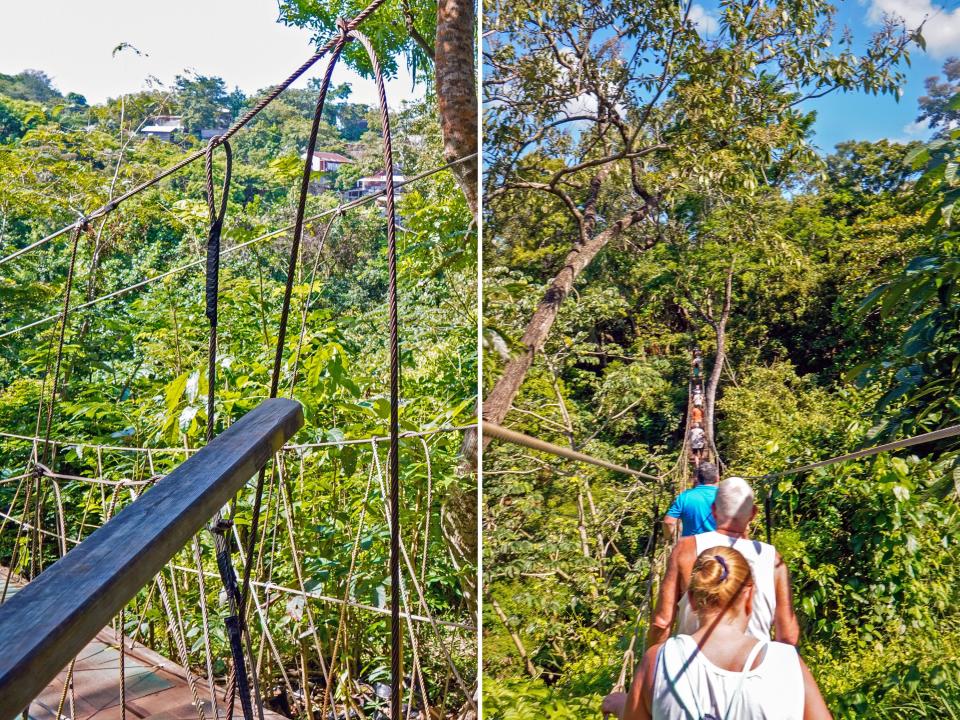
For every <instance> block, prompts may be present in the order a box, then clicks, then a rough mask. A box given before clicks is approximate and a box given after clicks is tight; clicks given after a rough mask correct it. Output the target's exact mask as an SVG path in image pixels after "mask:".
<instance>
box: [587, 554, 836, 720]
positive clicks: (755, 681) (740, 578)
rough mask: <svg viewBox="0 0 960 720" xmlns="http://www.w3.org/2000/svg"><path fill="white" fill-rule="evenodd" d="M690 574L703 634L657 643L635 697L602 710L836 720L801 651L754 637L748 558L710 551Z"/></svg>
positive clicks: (622, 696)
mask: <svg viewBox="0 0 960 720" xmlns="http://www.w3.org/2000/svg"><path fill="white" fill-rule="evenodd" d="M690 573H691V575H690V590H689V593H688V594H689V596H690V603H691V606H692V607H693V608H695V610H696V617H697V624H698V629H697V630H696V631H694V632H693V633H692V634H687V633H684V634H681V635H677V636H676V637H672V638H669V639H664V640H661V641H659V642H657V643H656V644H654V645H652V646H651V647H650V649H649V650H648V651H647V652H646V654H645V655H644V656H643V661H642V663H641V665H640V669H639V670H638V671H637V673H636V675H635V676H634V679H633V684H632V686H631V687H630V692H629V693H611V694H610V695H607V697H605V698H604V699H603V704H602V706H601V710H602V711H603V712H604V713H605V714H606V713H613V714H615V715H616V716H617V717H618V718H621V720H650V719H651V718H656V719H657V720H691V718H694V719H696V720H708V719H709V720H733V719H736V720H772V719H773V718H777V720H829V719H830V718H831V715H830V710H829V709H828V708H827V705H826V703H825V702H824V700H823V696H822V695H821V694H820V689H819V688H818V687H817V683H816V681H815V680H814V679H813V676H812V675H811V674H810V670H809V669H808V668H807V666H806V665H805V664H804V662H803V660H801V659H800V656H799V655H798V654H797V650H796V648H794V647H793V646H791V645H788V644H786V643H782V642H772V641H771V640H770V639H769V638H763V639H757V638H756V637H755V636H754V635H753V634H751V633H750V632H749V630H748V626H749V623H750V620H751V618H752V617H753V612H752V611H754V604H755V602H756V596H757V592H758V590H757V587H756V586H755V584H754V579H753V575H752V574H751V571H750V564H749V563H748V562H746V560H745V559H744V557H743V555H741V554H740V553H739V552H737V551H736V550H733V549H732V548H730V547H727V546H726V545H721V546H717V547H708V548H706V549H705V550H704V551H703V552H702V553H701V554H700V555H698V556H697V557H696V558H695V560H694V563H693V566H692V568H691V570H690Z"/></svg>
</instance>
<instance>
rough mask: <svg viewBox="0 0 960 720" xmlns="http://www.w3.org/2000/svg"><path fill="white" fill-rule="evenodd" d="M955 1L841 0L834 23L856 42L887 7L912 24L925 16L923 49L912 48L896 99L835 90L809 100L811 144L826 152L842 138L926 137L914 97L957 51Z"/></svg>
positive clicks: (959, 31)
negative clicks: (814, 113) (813, 132)
mask: <svg viewBox="0 0 960 720" xmlns="http://www.w3.org/2000/svg"><path fill="white" fill-rule="evenodd" d="M956 7H957V2H956V0H954V2H952V3H948V5H947V6H946V7H944V6H943V5H937V4H930V3H928V2H925V1H924V0H870V2H866V3H861V2H856V1H854V2H845V3H842V4H841V5H840V6H839V12H838V21H839V22H840V23H841V24H845V25H847V26H848V27H850V29H851V30H852V31H853V33H854V37H855V38H856V39H858V40H860V39H865V38H867V37H869V35H870V33H871V31H873V30H875V29H876V27H877V25H876V20H877V19H878V18H879V17H880V15H881V13H882V12H884V11H886V12H890V13H895V14H897V15H899V16H901V17H905V18H906V19H907V21H908V23H909V24H910V25H911V26H912V25H915V24H916V23H917V22H919V21H920V19H922V18H923V17H925V16H929V19H928V20H927V23H926V25H925V32H924V35H925V37H926V39H927V43H928V50H927V51H924V50H921V49H920V48H919V47H912V48H911V53H910V55H911V57H910V60H911V67H904V68H903V70H904V72H905V74H906V83H905V84H904V85H903V96H902V97H901V98H900V99H899V102H898V101H897V99H896V98H894V97H892V96H889V95H886V96H874V95H866V94H864V93H847V94H839V93H837V94H834V95H831V96H828V97H825V98H822V99H820V100H816V101H813V102H811V103H810V105H809V107H810V108H811V109H815V110H816V111H817V122H816V136H815V140H814V142H815V144H816V145H817V146H818V147H819V148H820V149H821V150H824V151H830V150H832V149H833V146H834V145H836V143H838V142H842V141H844V140H880V139H882V138H887V139H890V140H899V141H907V140H915V139H923V138H926V137H928V136H929V134H930V133H929V131H928V130H926V129H925V127H918V126H917V125H916V124H915V122H914V121H915V120H916V117H917V98H919V97H920V96H921V95H923V94H924V93H925V89H924V80H925V79H926V78H927V77H929V76H931V75H937V74H939V72H940V69H941V67H942V66H943V61H944V59H945V58H946V57H947V56H948V55H949V54H951V51H952V52H953V54H960V11H957V10H956Z"/></svg>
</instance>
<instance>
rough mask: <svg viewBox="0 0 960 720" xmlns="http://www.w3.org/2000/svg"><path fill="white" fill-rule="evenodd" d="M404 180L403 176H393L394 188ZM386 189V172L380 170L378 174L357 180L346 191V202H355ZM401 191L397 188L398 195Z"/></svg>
mask: <svg viewBox="0 0 960 720" xmlns="http://www.w3.org/2000/svg"><path fill="white" fill-rule="evenodd" d="M404 180H406V178H405V177H404V176H403V175H394V176H393V184H394V187H396V186H397V184H399V183H402V182H404ZM386 187H387V172H386V171H385V170H381V171H380V172H378V173H374V174H373V175H370V176H368V177H362V178H360V179H359V180H357V182H356V184H355V185H354V186H353V187H352V188H350V189H349V190H347V192H346V198H347V200H357V199H359V198H362V197H365V196H367V195H372V194H374V193H377V192H380V191H382V190H385V189H386ZM401 190H402V188H397V192H398V193H399V192H400V191H401Z"/></svg>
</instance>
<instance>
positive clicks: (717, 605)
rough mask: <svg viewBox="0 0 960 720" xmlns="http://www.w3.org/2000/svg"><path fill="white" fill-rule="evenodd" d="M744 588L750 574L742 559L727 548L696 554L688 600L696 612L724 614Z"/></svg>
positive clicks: (745, 561)
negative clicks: (722, 612) (708, 611)
mask: <svg viewBox="0 0 960 720" xmlns="http://www.w3.org/2000/svg"><path fill="white" fill-rule="evenodd" d="M748 585H753V573H752V572H751V570H750V564H749V563H748V562H747V560H746V558H744V557H743V555H741V554H740V553H739V552H737V551H736V550H734V549H733V548H731V547H727V546H724V545H718V546H717V547H712V548H709V549H707V550H704V551H703V552H702V553H700V556H699V557H698V558H697V561H696V562H695V563H694V565H693V573H692V575H691V578H690V591H689V592H690V599H691V601H692V602H693V604H694V606H695V607H696V608H697V611H698V612H699V611H700V610H721V611H726V610H727V609H728V608H729V607H730V606H731V603H732V602H733V600H734V599H735V598H736V597H737V596H738V595H739V594H740V593H741V592H742V591H743V589H744V588H745V587H747V586H748Z"/></svg>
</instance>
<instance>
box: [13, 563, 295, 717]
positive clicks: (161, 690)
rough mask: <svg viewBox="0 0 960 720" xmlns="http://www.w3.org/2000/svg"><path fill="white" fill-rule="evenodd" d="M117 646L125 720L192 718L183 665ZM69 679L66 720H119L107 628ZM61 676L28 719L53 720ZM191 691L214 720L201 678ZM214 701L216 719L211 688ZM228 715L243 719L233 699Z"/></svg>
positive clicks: (112, 637) (113, 644) (128, 644)
mask: <svg viewBox="0 0 960 720" xmlns="http://www.w3.org/2000/svg"><path fill="white" fill-rule="evenodd" d="M6 574H7V570H6V568H0V591H2V589H3V583H4V581H5V579H6ZM21 587H23V583H22V582H21V581H20V580H19V579H18V578H16V576H14V577H13V578H11V582H10V587H9V588H8V590H7V596H8V597H10V596H12V595H13V594H14V593H16V591H17V590H19V589H20V588H21ZM123 642H124V647H125V648H126V656H125V662H124V677H125V679H126V690H127V702H126V706H127V718H128V720H132V719H134V718H137V719H139V718H149V719H150V720H196V718H197V717H198V715H197V709H196V707H195V706H194V704H193V695H192V693H191V692H190V687H189V686H188V685H187V673H186V671H185V670H184V669H183V667H181V666H180V665H178V664H177V663H175V662H173V661H172V660H169V659H168V658H165V657H164V656H162V655H160V654H159V653H156V652H154V651H153V650H151V649H150V648H147V647H144V646H143V645H142V644H141V643H139V642H137V643H136V644H135V643H134V642H133V641H132V640H131V639H130V638H129V637H124V638H123ZM73 676H74V694H75V696H76V718H71V720H120V718H121V717H122V715H121V711H120V643H119V638H118V637H117V635H116V633H115V632H114V631H113V629H112V628H104V629H103V630H101V631H100V632H99V633H97V636H96V638H94V639H93V640H92V641H91V642H90V643H89V644H88V645H87V646H86V647H85V648H84V649H83V650H82V651H81V653H80V654H79V655H78V656H77V662H76V664H75V665H74V669H73ZM66 678H67V669H66V668H64V669H63V670H61V671H60V673H58V675H57V677H56V679H55V680H54V681H53V682H51V683H50V684H49V685H48V686H47V687H46V688H45V689H44V691H43V692H42V693H41V694H40V696H39V697H37V698H36V699H35V700H34V701H33V702H32V703H31V704H30V710H29V718H30V720H57V707H58V705H59V704H60V697H61V695H62V694H63V684H64V682H66ZM197 688H198V690H199V694H200V699H201V700H203V701H204V708H203V709H204V714H205V716H206V718H207V720H214V717H215V716H214V713H213V711H212V709H211V707H210V688H209V686H208V685H207V683H206V681H204V680H203V679H202V678H197ZM217 699H218V701H219V702H218V704H219V706H220V718H221V720H222V719H223V718H224V717H225V713H226V703H225V702H224V701H223V689H222V688H217ZM233 717H234V718H238V719H242V718H243V713H242V711H241V709H240V703H239V701H237V702H236V703H235V707H234V714H233ZM263 717H264V720H285V719H284V718H283V716H282V715H278V714H277V713H275V712H271V711H269V710H266V709H265V710H264V712H263ZM63 718H70V701H69V698H68V700H67V702H66V703H64V708H63V714H62V716H61V720H62V719H63ZM4 720H6V719H4Z"/></svg>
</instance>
